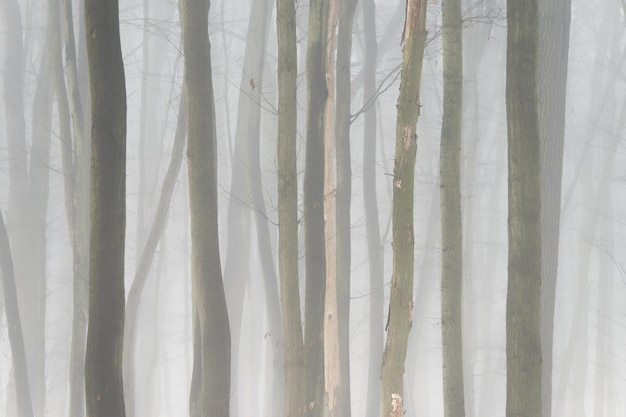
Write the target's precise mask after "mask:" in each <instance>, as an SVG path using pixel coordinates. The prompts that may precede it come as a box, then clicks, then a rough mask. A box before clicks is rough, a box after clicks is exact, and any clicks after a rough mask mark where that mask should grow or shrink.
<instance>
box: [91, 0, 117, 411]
mask: <svg viewBox="0 0 626 417" xmlns="http://www.w3.org/2000/svg"><path fill="white" fill-rule="evenodd" d="M85 28H86V34H87V57H88V61H89V80H90V90H91V107H92V130H91V132H92V133H91V134H92V153H91V161H92V165H91V239H90V256H89V259H90V266H91V268H90V271H89V272H90V276H89V319H88V330H87V352H86V360H85V391H86V397H87V415H89V416H90V417H105V416H106V417H110V416H116V417H123V416H124V415H125V410H124V388H123V383H122V351H123V340H124V307H125V291H124V242H125V229H126V86H125V80H124V64H123V62H122V51H121V45H120V33H119V7H118V2H117V0H113V1H108V2H101V1H99V0H86V1H85Z"/></svg>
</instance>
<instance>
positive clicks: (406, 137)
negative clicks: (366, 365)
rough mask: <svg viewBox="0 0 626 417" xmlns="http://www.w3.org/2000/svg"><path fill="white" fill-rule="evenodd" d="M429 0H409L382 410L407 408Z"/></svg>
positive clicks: (391, 412)
mask: <svg viewBox="0 0 626 417" xmlns="http://www.w3.org/2000/svg"><path fill="white" fill-rule="evenodd" d="M426 6H427V1H426V0H408V1H407V6H406V21H405V25H404V33H403V39H402V41H403V43H404V50H403V56H402V75H401V77H402V78H401V81H400V96H399V97H398V104H397V108H398V116H397V122H396V150H395V166H394V173H393V214H392V234H393V243H392V248H393V271H392V276H391V289H390V299H389V318H388V327H387V331H388V333H387V341H386V343H385V351H384V353H383V364H382V372H381V373H382V397H381V402H382V416H383V417H400V416H402V415H403V414H404V405H403V402H404V400H403V397H404V383H403V375H404V361H405V358H406V350H407V343H408V338H409V331H410V329H411V323H412V321H413V265H414V246H415V236H414V229H413V204H414V197H413V185H414V177H415V175H414V174H415V156H416V150H417V119H418V116H419V112H420V82H421V77H422V61H423V57H424V47H425V44H426V35H427V32H426Z"/></svg>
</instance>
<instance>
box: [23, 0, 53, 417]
mask: <svg viewBox="0 0 626 417" xmlns="http://www.w3.org/2000/svg"><path fill="white" fill-rule="evenodd" d="M47 20H48V21H47V31H46V42H45V44H44V50H43V56H42V58H41V69H40V71H39V77H38V79H37V87H36V89H35V95H34V98H33V109H32V110H33V113H32V114H33V117H32V131H31V134H32V140H31V146H30V152H29V159H28V189H27V190H25V192H26V193H27V195H28V197H27V204H26V206H25V208H24V209H25V210H26V216H27V218H28V222H27V224H26V227H27V228H26V230H24V231H23V232H22V233H24V235H23V237H22V238H20V239H19V241H21V242H22V243H21V244H22V245H23V246H22V247H17V248H16V249H17V250H18V251H19V254H20V256H19V257H18V261H19V263H20V264H21V270H22V277H21V281H22V289H23V290H24V289H25V290H26V291H25V292H24V298H22V303H23V305H24V306H28V308H27V309H25V310H23V311H24V312H25V313H24V314H23V315H22V323H23V324H24V326H25V328H26V329H27V331H26V332H25V341H26V344H27V346H26V348H27V355H28V363H29V372H30V378H29V380H30V382H31V390H32V396H33V397H32V399H33V407H34V412H35V415H38V416H39V415H43V414H44V412H45V403H46V358H45V351H46V334H45V328H46V326H45V323H46V298H47V297H46V224H47V212H48V196H49V166H50V137H51V132H52V130H53V129H52V104H53V99H54V86H53V84H52V81H53V73H52V70H53V59H54V55H55V54H56V52H55V51H54V48H55V47H56V42H55V38H56V37H57V34H58V32H59V11H58V3H57V1H55V0H50V1H48V18H47ZM16 242H17V241H16ZM25 255H26V257H25Z"/></svg>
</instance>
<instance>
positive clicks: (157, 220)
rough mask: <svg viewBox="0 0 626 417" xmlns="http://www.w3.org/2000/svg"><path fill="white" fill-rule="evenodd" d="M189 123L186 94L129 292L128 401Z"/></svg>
mask: <svg viewBox="0 0 626 417" xmlns="http://www.w3.org/2000/svg"><path fill="white" fill-rule="evenodd" d="M186 120H187V97H186V93H185V91H184V90H183V92H182V95H181V97H180V104H179V110H178V122H177V123H176V132H175V134H174V144H173V147H172V157H171V159H170V164H169V166H168V168H167V172H166V173H165V178H164V179H163V185H162V188H161V196H160V197H159V202H158V204H157V208H156V211H155V214H154V219H153V221H152V225H151V226H150V230H149V232H148V237H147V238H146V244H145V245H144V247H143V250H142V252H141V258H139V262H138V264H137V271H136V272H135V278H134V279H133V283H132V285H131V287H130V290H129V292H128V300H127V302H126V324H125V326H124V387H125V389H126V392H127V394H126V398H134V397H135V395H136V392H137V388H138V387H137V386H136V378H135V361H134V356H135V349H136V347H137V333H138V327H139V308H140V304H141V295H142V293H143V290H144V288H145V286H146V282H147V280H148V276H149V272H150V268H151V266H152V263H153V260H154V255H155V253H156V249H157V246H158V244H159V241H160V239H161V236H162V235H163V232H164V230H165V226H166V224H167V215H168V213H169V209H170V204H171V201H172V195H173V194H174V188H175V186H176V180H177V178H178V174H179V172H180V167H181V165H182V162H183V151H184V148H185V138H186V136H187V126H186ZM130 391H132V392H133V394H129V392H130ZM133 404H134V401H133ZM127 407H130V404H128V405H127ZM133 412H134V411H133ZM129 414H130V411H129Z"/></svg>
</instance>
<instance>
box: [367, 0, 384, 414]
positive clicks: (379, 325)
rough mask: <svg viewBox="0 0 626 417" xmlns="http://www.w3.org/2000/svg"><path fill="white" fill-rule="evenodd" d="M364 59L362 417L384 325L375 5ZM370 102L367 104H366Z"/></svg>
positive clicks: (375, 388) (373, 395) (374, 381)
mask: <svg viewBox="0 0 626 417" xmlns="http://www.w3.org/2000/svg"><path fill="white" fill-rule="evenodd" d="M363 27H364V30H365V34H364V37H365V57H364V62H363V72H364V76H363V84H364V85H363V106H368V105H369V108H367V109H366V110H365V115H364V119H363V204H364V207H365V227H366V230H367V254H368V257H367V258H368V262H369V275H370V276H369V288H370V319H369V331H370V336H369V369H368V378H367V408H366V417H377V416H378V413H379V412H380V392H381V391H380V390H381V386H380V365H381V358H382V356H383V341H384V323H383V315H384V311H383V304H384V287H385V283H384V258H383V246H382V242H381V237H380V224H379V215H378V197H377V191H376V187H377V181H376V167H377V165H376V129H377V126H376V102H377V100H376V97H375V96H376V94H377V92H376V62H377V54H378V52H377V46H378V44H377V41H376V5H375V2H374V0H365V1H364V2H363ZM370 102H371V103H370Z"/></svg>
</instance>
